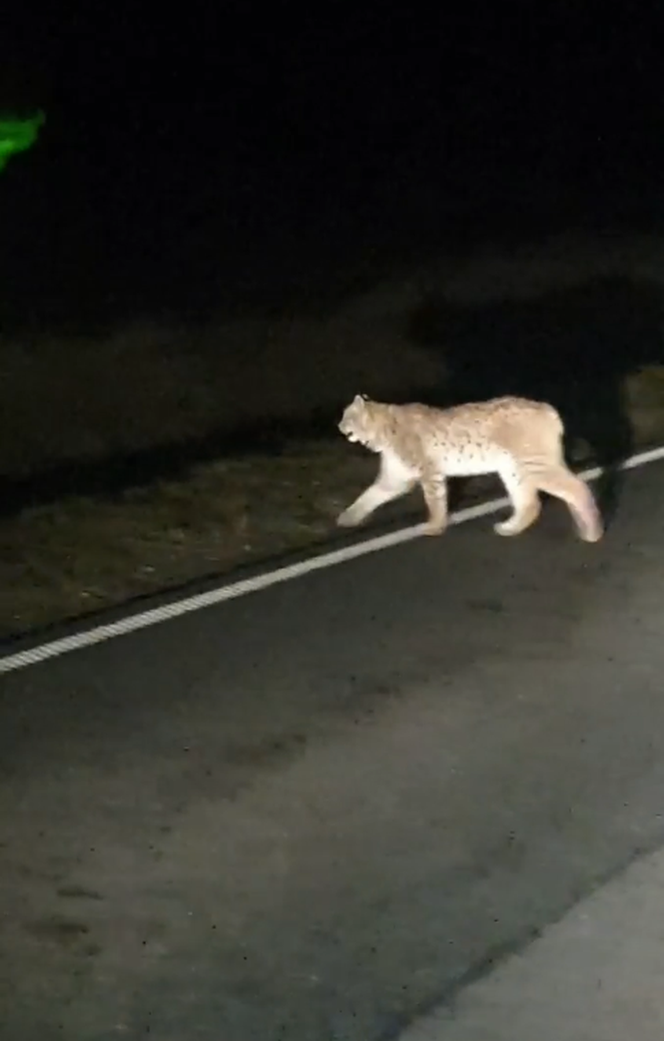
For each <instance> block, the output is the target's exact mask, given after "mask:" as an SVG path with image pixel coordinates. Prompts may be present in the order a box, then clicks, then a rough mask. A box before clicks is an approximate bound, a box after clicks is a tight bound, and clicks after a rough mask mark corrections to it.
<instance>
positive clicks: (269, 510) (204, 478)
mask: <svg viewBox="0 0 664 1041" xmlns="http://www.w3.org/2000/svg"><path fill="white" fill-rule="evenodd" d="M343 449H344V446H343V444H341V445H340V444H339V443H337V442H335V443H333V444H325V443H321V444H316V445H301V444H295V445H290V446H289V448H288V451H287V452H286V453H285V454H284V455H283V456H280V457H276V458H271V457H263V458H260V457H258V458H253V459H251V460H248V459H246V460H235V461H229V462H218V463H212V464H208V465H205V466H200V467H198V468H197V469H195V470H194V471H193V473H192V474H191V476H190V479H189V480H187V481H181V482H175V481H174V482H162V483H159V484H157V485H155V486H154V487H152V488H150V489H146V490H144V491H133V492H130V493H127V494H125V495H124V496H122V497H120V498H117V499H115V500H113V501H103V500H99V499H94V498H72V499H68V500H66V501H63V502H62V503H59V504H57V505H55V506H52V507H48V508H41V509H35V510H30V511H27V512H25V513H24V514H23V515H22V516H21V517H19V518H17V519H14V520H9V521H4V522H2V523H1V524H0V635H7V634H8V633H11V632H16V631H24V630H27V629H30V628H32V627H34V626H40V625H44V624H47V623H49V622H52V621H54V620H58V619H62V618H65V617H71V616H75V615H80V614H85V613H87V612H90V611H94V610H96V609H98V608H100V607H105V606H110V605H112V604H116V603H119V602H122V601H124V600H126V599H127V598H129V597H132V596H137V595H140V594H143V593H149V592H152V591H156V590H160V589H164V588H168V587H169V586H176V585H179V584H181V583H184V582H186V581H188V580H190V579H193V578H196V577H198V576H203V575H209V574H211V573H215V572H226V571H229V570H231V569H232V568H233V567H236V566H237V565H238V564H242V563H247V562H249V561H252V560H256V559H260V558H265V557H268V556H270V555H274V554H277V553H280V552H283V551H285V550H288V549H295V548H304V547H306V546H308V545H312V544H315V543H317V542H321V541H323V540H325V539H326V538H328V537H329V536H330V533H331V532H332V531H333V530H334V518H335V516H336V514H337V513H338V512H339V511H340V510H341V508H342V507H343V505H345V504H346V503H347V500H348V497H349V495H352V494H354V490H355V489H356V488H358V487H359V486H360V485H361V484H362V483H363V482H364V481H368V480H370V479H371V475H372V472H373V469H374V468H375V461H373V460H371V459H370V458H368V457H366V456H364V455H361V453H359V452H352V451H350V452H349V451H344V450H343Z"/></svg>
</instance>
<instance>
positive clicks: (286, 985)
mask: <svg viewBox="0 0 664 1041" xmlns="http://www.w3.org/2000/svg"><path fill="white" fill-rule="evenodd" d="M492 522H493V519H492V518H486V519H485V520H480V521H477V522H475V523H472V524H468V525H464V526H462V527H459V528H453V529H451V530H450V531H449V533H448V534H447V535H446V536H444V537H443V538H441V539H437V540H435V539H420V540H417V541H416V542H414V543H410V544H407V545H404V546H403V547H400V548H397V549H393V550H390V551H388V552H385V553H379V554H376V555H373V556H367V557H364V558H361V559H359V560H356V561H354V562H351V563H348V564H345V565H342V566H339V567H336V568H333V569H331V570H327V571H323V572H318V573H314V574H312V575H311V576H309V577H305V578H302V579H299V580H297V581H294V582H290V583H287V584H285V585H282V586H276V587H273V588H271V589H269V590H267V591H265V592H263V593H258V594H254V595H251V596H248V597H245V598H243V599H241V600H237V601H234V602H230V603H226V604H223V605H221V606H219V607H216V608H210V609H208V610H206V611H201V612H199V613H196V614H192V615H188V616H185V617H182V618H180V619H178V620H175V621H172V622H168V623H165V624H162V625H159V626H156V627H154V628H151V629H148V630H144V631H141V632H138V633H136V634H134V635H131V636H125V637H122V638H120V639H117V640H113V641H110V642H108V643H105V644H101V645H98V646H95V647H92V648H90V649H88V650H84V651H77V652H75V653H72V654H68V655H65V656H63V657H61V658H57V659H54V660H51V661H48V662H45V663H43V664H41V665H37V666H33V667H30V668H27V669H25V670H22V671H19V672H14V673H10V674H8V675H6V676H4V677H2V679H1V680H0V770H1V781H2V783H1V785H0V813H1V814H2V822H3V827H2V836H1V838H0V900H1V912H2V929H1V931H0V1023H2V1037H3V1041H4V1039H6V1041H14V1039H16V1041H19V1039H32V1038H39V1039H40V1041H50V1039H51V1038H66V1039H72V1041H102V1039H103V1041H106V1039H113V1038H117V1037H122V1038H132V1039H133V1038H144V1037H146V1036H149V1037H151V1038H158V1039H168V1041H171V1039H172V1041H188V1039H190V1038H191V1039H198V1038H201V1039H214V1041H253V1039H257V1041H272V1039H288V1041H291V1039H292V1041H305V1039H306V1041H314V1039H316V1041H327V1039H343V1041H388V1039H390V1038H395V1037H398V1035H399V1033H400V1031H401V1029H402V1028H403V1027H405V1025H406V1024H408V1023H409V1022H410V1021H411V1020H412V1019H413V1018H414V1017H415V1016H416V1014H417V1013H419V1012H422V1011H423V1010H426V1009H428V1008H429V1007H431V1006H433V1005H435V1004H436V1003H438V1002H439V1001H441V1000H444V999H447V998H450V997H452V996H454V994H455V993H456V992H457V991H458V990H459V988H460V987H462V986H463V985H464V983H466V982H468V981H469V980H471V979H473V978H476V977H477V976H478V975H480V974H481V973H482V972H484V971H486V970H487V969H488V967H489V966H490V964H491V963H492V961H495V960H496V959H499V958H500V957H502V956H503V955H505V954H506V953H507V952H509V951H511V950H514V949H517V948H518V947H519V946H520V945H522V944H523V943H525V942H526V941H527V940H528V939H529V938H530V937H532V935H533V933H534V932H535V931H536V930H538V929H539V928H541V927H543V926H544V925H545V924H547V923H549V922H551V921H553V920H555V919H557V918H558V917H559V916H560V915H561V914H562V913H563V912H564V911H565V910H566V909H567V908H568V907H569V906H570V905H571V904H573V903H574V902H575V901H576V900H577V899H579V898H580V897H581V896H583V895H585V894H587V893H589V892H591V891H593V890H594V889H595V888H596V887H597V886H598V885H599V883H600V882H601V881H602V880H604V879H606V878H607V877H610V876H611V875H613V874H615V873H616V872H618V871H620V870H622V869H623V868H624V866H625V865H626V864H627V863H628V862H630V861H631V860H632V859H633V858H634V857H635V856H637V855H638V854H639V853H641V852H643V851H645V850H654V849H657V848H658V847H659V846H660V845H663V844H664V796H663V794H662V793H663V792H664V684H663V683H662V678H661V676H662V671H663V667H664V627H663V625H662V622H663V619H664V549H663V541H664V467H662V465H661V464H658V465H654V466H649V467H646V468H645V469H642V470H639V471H636V472H635V473H633V474H631V475H629V476H628V478H627V481H626V485H625V489H624V493H623V499H622V503H621V508H620V511H619V514H618V517H617V519H616V521H615V524H614V526H613V527H612V528H611V530H610V532H609V534H608V535H607V537H606V539H605V540H604V541H603V542H601V543H600V544H598V545H587V544H583V543H581V542H579V541H577V540H576V539H575V537H574V535H573V533H572V529H571V524H570V521H569V518H568V516H567V515H566V513H565V511H564V509H563V508H562V507H561V506H559V505H558V504H551V505H550V506H549V507H548V508H547V509H546V510H545V513H544V516H543V518H542V521H541V522H540V524H539V525H538V526H537V528H535V529H533V530H532V531H531V532H529V533H528V534H526V535H524V536H521V537H520V538H517V539H513V540H508V539H500V538H498V537H497V536H495V535H494V534H493V532H492V527H491V526H492Z"/></svg>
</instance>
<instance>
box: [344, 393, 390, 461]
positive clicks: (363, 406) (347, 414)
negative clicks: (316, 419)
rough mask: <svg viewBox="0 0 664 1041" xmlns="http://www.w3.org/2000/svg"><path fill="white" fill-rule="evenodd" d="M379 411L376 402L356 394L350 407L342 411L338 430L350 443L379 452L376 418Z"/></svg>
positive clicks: (364, 395) (363, 395)
mask: <svg viewBox="0 0 664 1041" xmlns="http://www.w3.org/2000/svg"><path fill="white" fill-rule="evenodd" d="M380 409H381V405H380V404H379V402H377V401H371V399H370V398H368V397H367V396H366V394H356V395H355V397H354V398H353V400H352V401H351V403H350V405H347V406H346V408H345V409H344V414H343V416H342V417H341V422H340V423H339V430H340V431H341V433H342V434H343V435H344V437H345V438H347V439H348V440H349V441H351V442H357V443H359V444H361V445H364V446H365V447H366V448H371V449H373V451H374V452H376V451H380V448H379V444H378V433H379V431H378V428H379V427H380V423H377V422H376V421H377V419H378V416H377V415H376V413H377V412H379V411H380Z"/></svg>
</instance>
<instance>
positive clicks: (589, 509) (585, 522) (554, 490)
mask: <svg viewBox="0 0 664 1041" xmlns="http://www.w3.org/2000/svg"><path fill="white" fill-rule="evenodd" d="M537 484H538V487H539V488H540V489H541V491H543V492H547V493H548V494H549V495H553V496H555V497H556V498H557V499H562V501H563V502H564V503H565V504H566V505H567V508H568V509H569V511H570V513H571V514H572V517H573V518H574V523H575V524H576V527H577V530H578V532H579V535H580V536H581V538H582V539H583V540H584V542H599V540H600V539H601V538H602V535H603V534H604V523H603V521H602V515H601V513H600V511H599V507H598V506H597V503H596V502H595V496H594V495H593V493H592V491H591V490H590V488H589V487H588V485H587V484H586V482H585V481H582V480H581V478H580V477H577V476H576V474H574V473H572V471H571V470H569V469H568V468H567V466H566V465H565V464H562V465H559V466H557V467H555V468H552V469H551V470H549V471H547V472H546V473H545V474H543V475H541V476H538V479H537Z"/></svg>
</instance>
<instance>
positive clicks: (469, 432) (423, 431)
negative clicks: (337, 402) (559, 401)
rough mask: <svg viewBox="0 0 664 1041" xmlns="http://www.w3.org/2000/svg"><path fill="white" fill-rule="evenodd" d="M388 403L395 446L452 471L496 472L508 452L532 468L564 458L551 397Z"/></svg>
mask: <svg viewBox="0 0 664 1041" xmlns="http://www.w3.org/2000/svg"><path fill="white" fill-rule="evenodd" d="M383 407H386V408H387V409H390V410H394V413H395V414H394V416H393V425H392V430H393V441H392V445H391V447H392V449H393V451H395V452H396V454H397V455H398V456H399V457H401V458H403V460H404V462H407V463H409V464H411V465H416V466H418V467H419V466H421V465H422V464H424V463H425V462H426V461H431V462H435V463H436V465H437V466H438V467H440V469H441V471H443V472H444V473H446V474H448V475H449V476H450V477H454V476H472V475H474V474H486V473H495V472H497V471H500V470H502V469H503V467H504V465H505V460H506V458H507V457H512V458H513V459H515V460H517V461H518V462H519V463H521V464H523V465H526V467H527V468H530V467H531V466H533V465H535V466H537V465H538V464H544V463H546V464H548V463H553V462H555V463H558V462H559V461H560V459H561V458H562V451H563V450H562V438H563V423H562V420H561V418H560V416H559V414H558V412H557V411H556V409H555V408H553V406H552V405H549V404H547V403H546V402H540V401H530V400H529V399H527V398H517V397H501V398H492V399H491V400H489V401H480V402H470V403H468V404H465V405H456V406H454V407H453V408H448V409H436V408H431V407H430V406H427V405H419V404H412V405H391V406H390V405H388V406H383ZM386 447H387V446H386Z"/></svg>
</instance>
